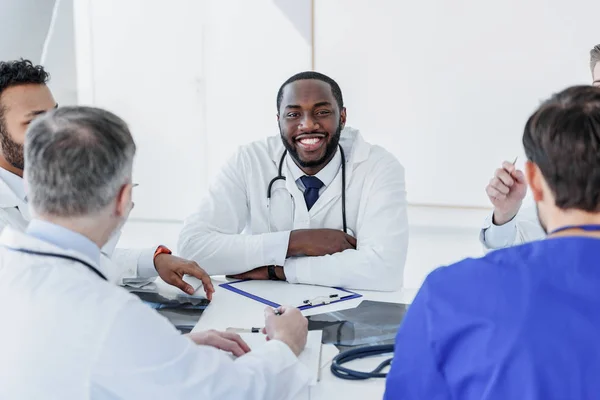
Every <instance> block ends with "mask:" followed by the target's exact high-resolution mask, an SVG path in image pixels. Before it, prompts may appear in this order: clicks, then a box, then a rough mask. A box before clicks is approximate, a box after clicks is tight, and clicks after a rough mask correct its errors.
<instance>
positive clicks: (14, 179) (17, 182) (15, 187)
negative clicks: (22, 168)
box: [0, 168, 27, 203]
mask: <svg viewBox="0 0 600 400" xmlns="http://www.w3.org/2000/svg"><path fill="white" fill-rule="evenodd" d="M0 179H2V180H3V181H4V183H6V185H7V186H8V188H9V189H10V190H11V191H12V192H13V193H14V194H15V196H17V198H18V199H19V200H21V201H23V202H24V203H27V195H26V193H25V181H23V178H21V177H20V176H19V175H15V174H13V173H12V172H10V171H7V170H5V169H4V168H0Z"/></svg>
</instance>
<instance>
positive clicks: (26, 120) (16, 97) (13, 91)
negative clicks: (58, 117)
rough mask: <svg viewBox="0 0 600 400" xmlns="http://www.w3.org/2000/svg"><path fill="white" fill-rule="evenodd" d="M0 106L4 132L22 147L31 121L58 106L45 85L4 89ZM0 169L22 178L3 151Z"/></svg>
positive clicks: (18, 170) (21, 173) (20, 172)
mask: <svg viewBox="0 0 600 400" xmlns="http://www.w3.org/2000/svg"><path fill="white" fill-rule="evenodd" d="M0 106H1V107H2V108H3V109H4V118H3V119H4V126H5V129H6V131H7V132H8V134H9V136H10V138H11V140H12V141H13V142H14V143H16V144H18V145H19V146H22V145H23V143H25V132H26V131H27V128H28V127H29V124H30V123H31V121H33V120H34V119H35V118H36V117H37V116H39V115H41V114H44V113H45V112H47V111H49V110H52V109H54V108H56V107H57V106H58V105H57V104H56V101H55V100H54V97H52V93H51V92H50V89H48V87H47V86H46V85H37V84H27V85H16V86H11V87H8V88H6V89H5V90H4V91H3V92H2V94H1V95H0ZM20 151H22V149H21V150H20ZM20 158H22V155H20ZM0 167H2V168H3V169H5V170H7V171H10V172H12V173H13V174H15V175H18V176H20V177H23V170H22V169H20V168H16V167H15V166H13V165H12V164H11V163H10V162H9V161H8V160H7V157H6V155H5V154H4V151H2V152H1V153H0Z"/></svg>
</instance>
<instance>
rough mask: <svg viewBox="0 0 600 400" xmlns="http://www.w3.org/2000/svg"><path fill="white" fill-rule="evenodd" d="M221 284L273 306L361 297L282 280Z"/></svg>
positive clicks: (314, 304)
mask: <svg viewBox="0 0 600 400" xmlns="http://www.w3.org/2000/svg"><path fill="white" fill-rule="evenodd" d="M220 286H221V287H222V288H224V289H227V290H230V291H232V292H234V293H237V294H239V295H242V296H245V297H248V298H251V299H253V300H256V301H259V302H261V303H264V304H267V305H269V306H271V307H279V306H280V305H287V306H292V307H298V308H300V309H301V310H304V309H308V308H311V307H318V306H321V305H323V304H332V303H338V302H340V301H345V300H350V299H354V298H358V297H361V295H360V294H358V293H354V292H351V291H349V290H345V289H340V288H332V287H327V286H315V285H303V284H291V283H288V282H281V281H252V280H249V281H236V282H230V283H224V284H222V285H220Z"/></svg>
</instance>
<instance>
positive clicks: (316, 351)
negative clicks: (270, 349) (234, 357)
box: [240, 331, 323, 386]
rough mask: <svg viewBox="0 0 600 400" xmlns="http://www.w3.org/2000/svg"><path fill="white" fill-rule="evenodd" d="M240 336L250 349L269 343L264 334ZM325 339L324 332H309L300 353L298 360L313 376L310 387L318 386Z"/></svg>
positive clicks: (241, 334) (244, 334)
mask: <svg viewBox="0 0 600 400" xmlns="http://www.w3.org/2000/svg"><path fill="white" fill-rule="evenodd" d="M240 336H241V337H242V339H244V341H245V342H246V343H248V346H250V349H257V348H259V347H260V346H264V345H265V344H266V343H267V338H266V335H263V334H262V333H240ZM322 337H323V332H322V331H310V332H308V338H307V340H306V347H305V348H304V351H302V353H300V356H299V357H298V359H299V360H300V362H301V363H302V364H304V365H305V366H306V368H308V370H309V372H310V374H311V380H310V385H311V386H313V385H316V384H317V381H318V380H319V370H320V369H321V340H322Z"/></svg>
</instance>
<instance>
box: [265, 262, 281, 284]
mask: <svg viewBox="0 0 600 400" xmlns="http://www.w3.org/2000/svg"><path fill="white" fill-rule="evenodd" d="M267 274H268V275H269V280H271V281H280V280H281V279H279V277H278V276H277V274H276V273H275V265H267Z"/></svg>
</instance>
